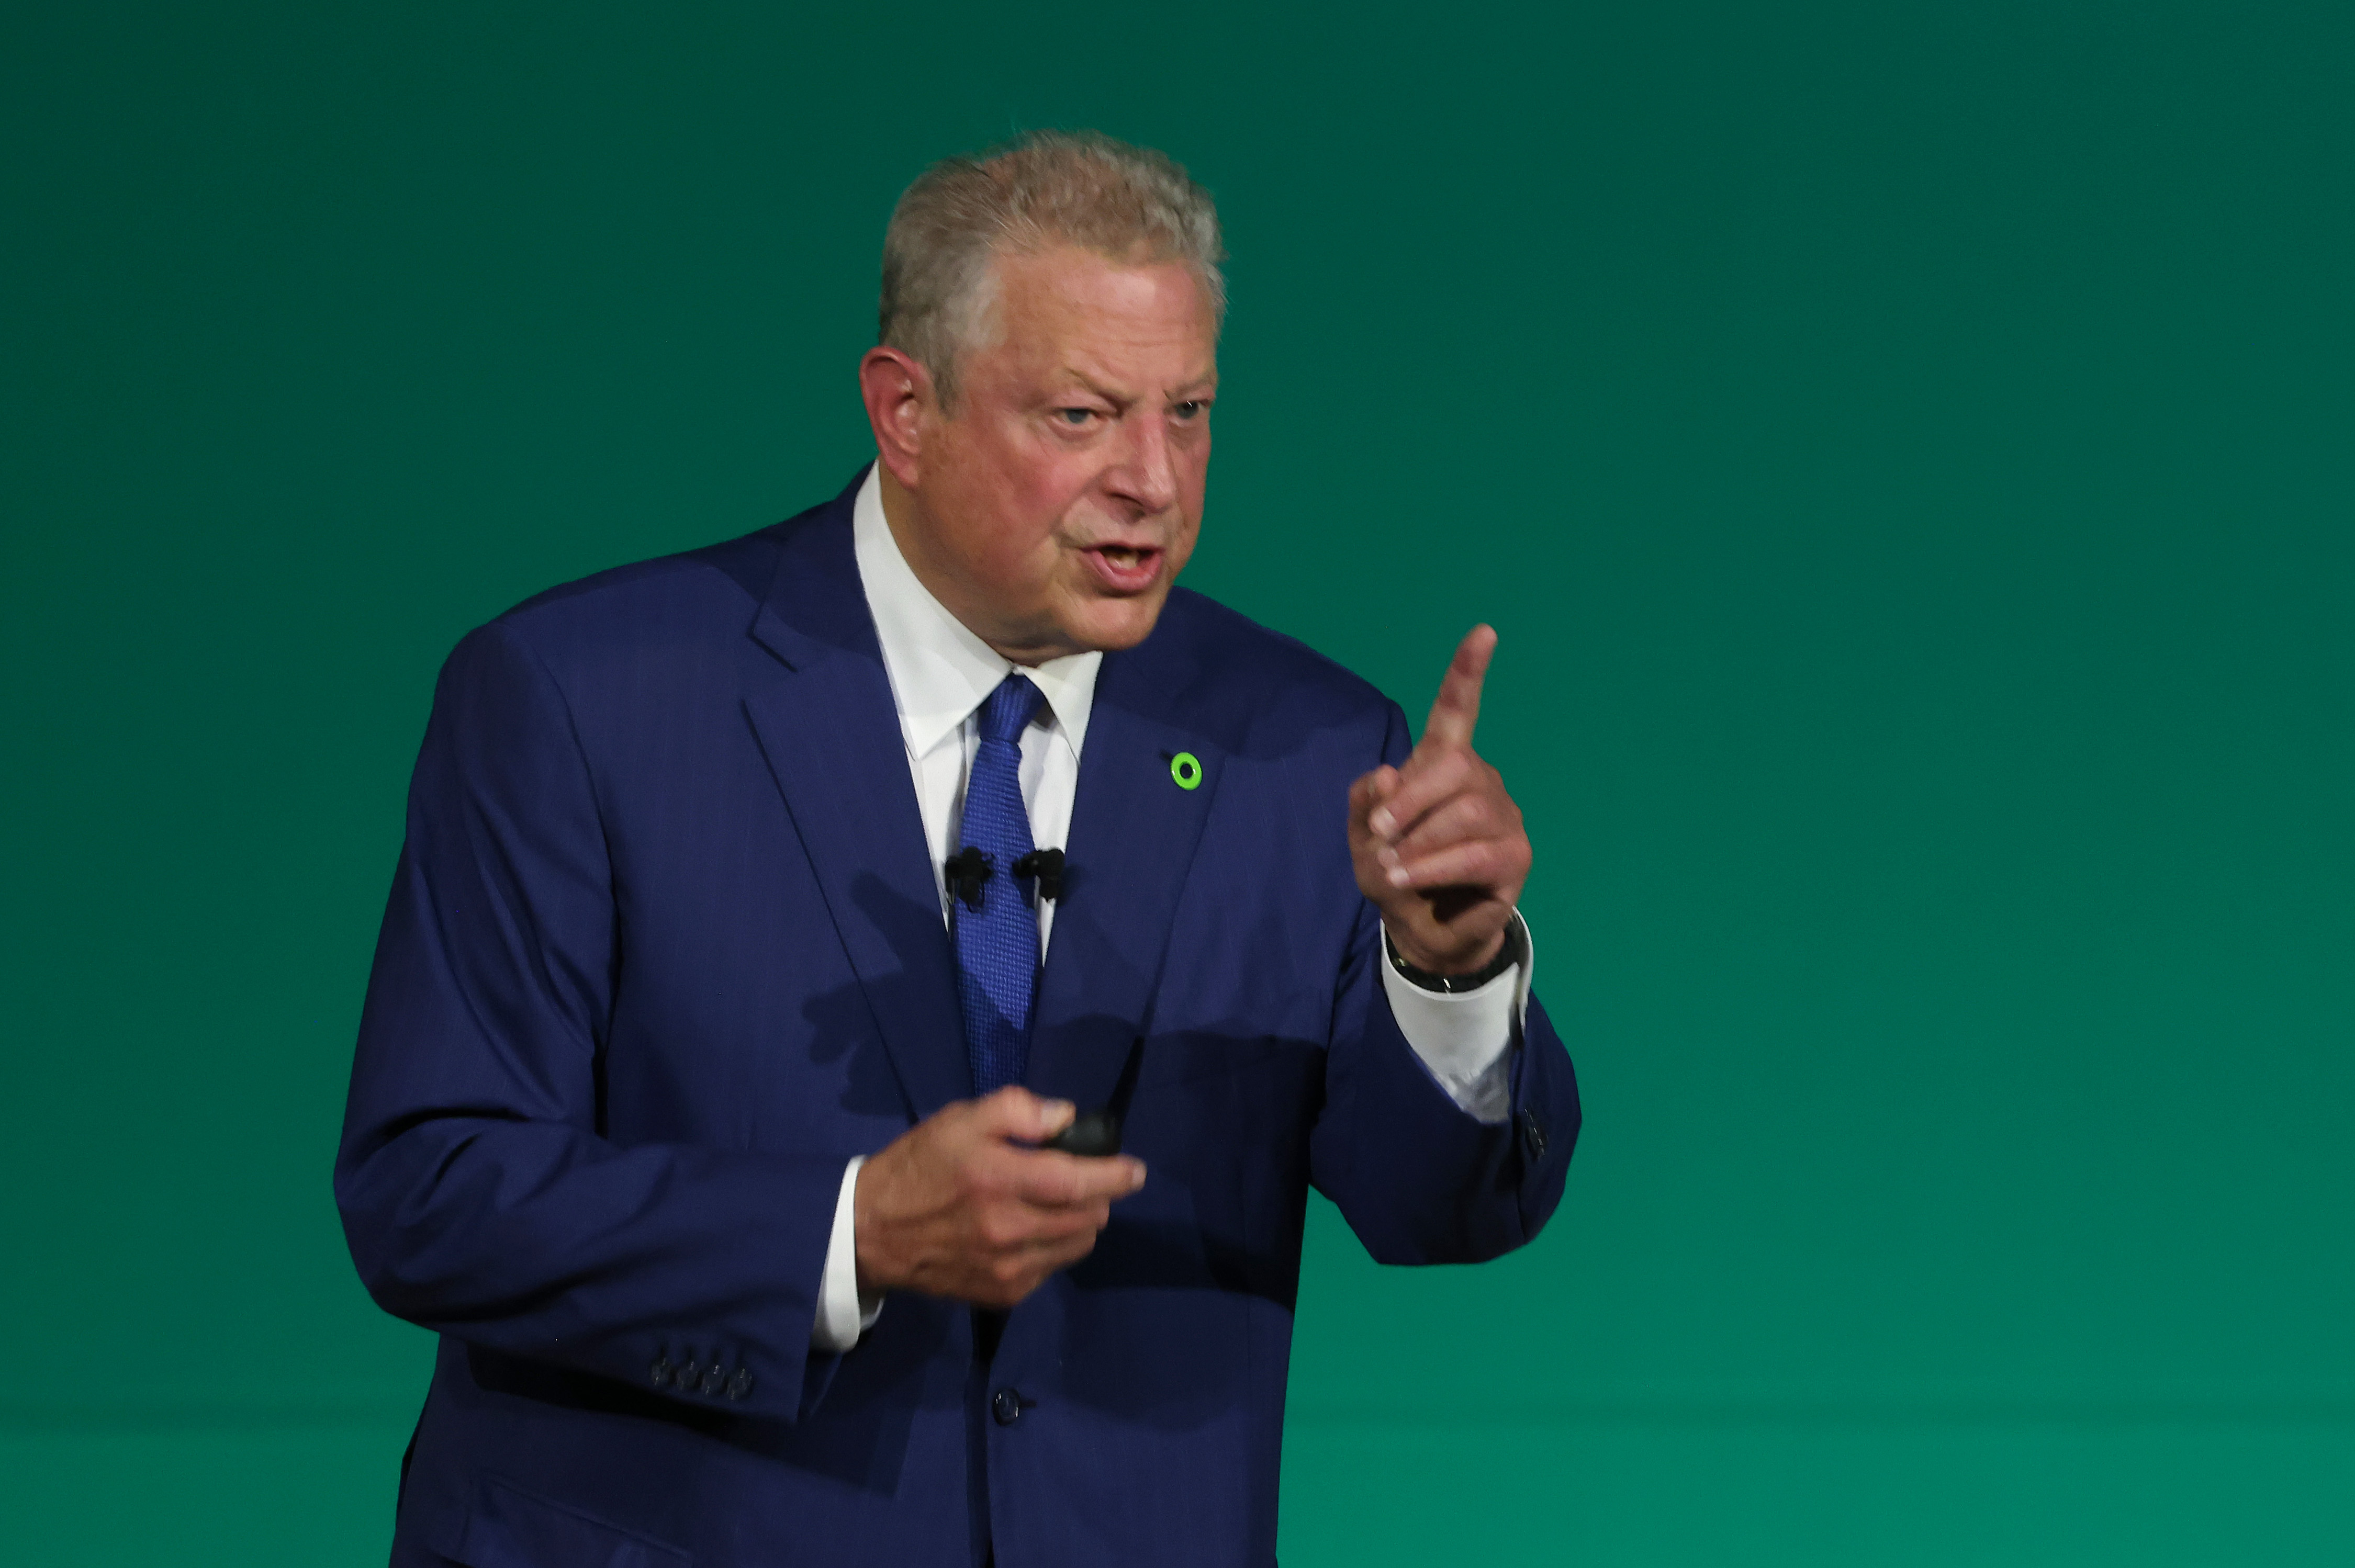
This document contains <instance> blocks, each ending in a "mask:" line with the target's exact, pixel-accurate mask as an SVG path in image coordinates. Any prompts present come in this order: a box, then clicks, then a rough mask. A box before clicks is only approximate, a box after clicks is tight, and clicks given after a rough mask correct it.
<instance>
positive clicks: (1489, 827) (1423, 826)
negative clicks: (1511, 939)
mask: <svg viewBox="0 0 2355 1568" xmlns="http://www.w3.org/2000/svg"><path fill="white" fill-rule="evenodd" d="M1496 651H1497V632H1496V630H1495V628H1493V627H1488V626H1476V627H1474V628H1473V629H1472V630H1470V631H1468V632H1466V633H1465V637H1464V641H1462V642H1460V643H1458V644H1456V647H1455V659H1454V660H1453V661H1452V662H1450V663H1449V664H1448V666H1447V678H1446V679H1445V680H1444V681H1443V682H1441V683H1440V686H1439V695H1438V697H1437V698H1436V699H1435V700H1433V703H1432V705H1431V717H1430V719H1429V720H1428V721H1426V722H1425V723H1424V725H1423V739H1422V740H1421V741H1420V742H1419V743H1417V745H1416V746H1415V748H1414V752H1413V755H1412V756H1410V757H1409V758H1407V759H1406V765H1405V766H1404V767H1402V768H1391V767H1388V766H1385V767H1381V768H1375V769H1374V770H1373V771H1372V772H1371V773H1369V774H1366V775H1365V776H1364V777H1363V778H1360V779H1359V780H1358V781H1357V782H1356V783H1354V784H1352V785H1350V786H1349V856H1350V859H1351V861H1352V862H1353V863H1355V865H1356V867H1357V872H1358V886H1359V890H1360V891H1362V892H1363V893H1364V894H1365V895H1366V896H1367V897H1368V898H1369V899H1371V900H1372V901H1373V903H1374V906H1375V907H1376V908H1378V909H1380V911H1381V913H1382V925H1383V927H1384V928H1386V929H1387V930H1388V931H1389V932H1390V934H1391V941H1393V942H1395V943H1396V944H1398V950H1399V956H1400V957H1401V958H1403V959H1406V961H1407V962H1408V963H1410V964H1412V965H1413V966H1414V967H1415V968H1417V969H1429V970H1431V971H1432V972H1433V973H1435V974H1468V973H1470V972H1472V971H1473V970H1475V969H1479V968H1480V967H1481V966H1482V965H1484V964H1486V963H1487V962H1488V960H1489V959H1493V958H1495V957H1496V956H1497V949H1498V948H1500V947H1501V946H1503V944H1504V940H1505V927H1506V925H1507V923H1508V921H1509V920H1510V919H1511V918H1512V914H1513V906H1514V905H1515V904H1516V903H1517V902H1518V900H1519V898H1520V896H1521V885H1522V884H1523V883H1525V882H1527V881H1528V880H1529V834H1528V833H1526V832H1523V831H1522V828H1521V809H1520V808H1519V807H1518V806H1516V805H1514V804H1513V798H1512V796H1510V795H1509V794H1508V793H1506V791H1505V780H1504V779H1503V777H1502V776H1501V775H1499V774H1498V773H1497V770H1496V769H1495V768H1491V767H1489V766H1488V765H1487V763H1486V762H1483V761H1482V760H1481V759H1480V754H1479V753H1478V752H1476V751H1474V750H1473V749H1472V726H1474V725H1475V724H1476V722H1478V720H1479V717H1480V684H1481V683H1482V682H1483V681H1484V680H1486V679H1487V674H1488V660H1489V657H1490V655H1492V654H1494V653H1495V652H1496Z"/></svg>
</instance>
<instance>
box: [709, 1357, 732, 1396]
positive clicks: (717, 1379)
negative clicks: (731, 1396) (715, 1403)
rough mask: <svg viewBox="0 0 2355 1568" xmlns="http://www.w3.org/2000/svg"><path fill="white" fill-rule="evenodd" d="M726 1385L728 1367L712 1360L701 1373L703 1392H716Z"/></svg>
mask: <svg viewBox="0 0 2355 1568" xmlns="http://www.w3.org/2000/svg"><path fill="white" fill-rule="evenodd" d="M727 1386H728V1369H727V1368H726V1367H723V1366H721V1365H720V1364H719V1362H718V1361H713V1362H712V1363H711V1365H710V1367H709V1369H708V1370H707V1371H706V1372H704V1374H703V1392H704V1393H719V1391H720V1390H721V1389H723V1388H725V1387H727Z"/></svg>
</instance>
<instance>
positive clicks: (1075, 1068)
mask: <svg viewBox="0 0 2355 1568" xmlns="http://www.w3.org/2000/svg"><path fill="white" fill-rule="evenodd" d="M1153 641H1154V640H1148V641H1147V642H1146V644H1145V645H1144V646H1143V647H1140V648H1138V649H1136V650H1135V651H1133V652H1126V653H1113V654H1108V655H1106V657H1105V659H1104V662H1103V668H1102V670H1101V672H1100V673H1098V675H1097V677H1096V694H1095V703H1094V706H1093V708H1092V710H1091V713H1090V715H1089V718H1088V736H1087V746H1086V748H1085V749H1084V751H1082V754H1081V758H1080V781H1079V789H1078V791H1077V794H1076V795H1075V797H1074V799H1073V803H1072V811H1071V836H1070V838H1069V840H1068V842H1066V844H1065V853H1066V855H1067V857H1068V860H1069V864H1070V870H1069V872H1068V873H1067V876H1066V884H1065V887H1064V897H1063V900H1062V902H1060V903H1059V904H1058V905H1057V906H1056V908H1055V928H1054V935H1053V938H1052V940H1051V941H1050V944H1049V947H1048V950H1047V967H1046V972H1045V973H1044V974H1043V975H1042V976H1041V977H1040V980H1039V999H1038V1003H1037V1007H1036V1011H1035V1012H1034V1014H1033V1018H1034V1022H1033V1024H1032V1027H1031V1031H1030V1060H1029V1067H1028V1071H1027V1072H1026V1073H1025V1074H1024V1081H1025V1082H1026V1083H1028V1085H1029V1086H1031V1087H1032V1088H1034V1089H1036V1090H1037V1091H1038V1092H1039V1093H1040V1094H1043V1095H1050V1096H1055V1097H1060V1098H1064V1099H1068V1100H1071V1101H1072V1102H1074V1103H1075V1104H1077V1105H1078V1106H1079V1107H1081V1108H1082V1110H1087V1109H1092V1108H1093V1107H1096V1106H1099V1105H1101V1104H1103V1100H1104V1098H1105V1097H1106V1096H1107V1095H1109V1094H1110V1093H1111V1092H1112V1087H1113V1084H1114V1080H1115V1079H1116V1078H1118V1076H1119V1075H1120V1069H1121V1065H1122V1063H1123V1062H1124V1059H1125V1058H1126V1056H1127V1054H1128V1047H1129V1043H1130V1042H1131V1041H1133V1040H1134V1039H1135V1037H1136V1036H1137V1034H1138V1033H1142V1031H1143V1029H1144V1026H1145V1024H1146V1022H1147V1014H1148V1012H1150V1011H1151V1006H1152V998H1153V991H1154V990H1155V988H1156V985H1157V984H1158V983H1159V980H1160V975H1161V959H1162V954H1163V953H1164V952H1165V951H1166V950H1167V948H1168V945H1169V933H1170V927H1171V925H1172V923H1173V922H1174V921H1175V919H1176V917H1177V900H1178V895H1179V894H1180V893H1182V892H1183V891H1184V888H1185V885H1186V877H1187V873H1188V870H1189V868H1190V867H1191V866H1192V865H1193V863H1194V852H1195V849H1196V847H1197V846H1198V845H1199V843H1200V842H1201V838H1202V825H1203V823H1204V822H1205V821H1208V820H1209V813H1210V800H1211V797H1212V796H1213V795H1215V794H1216V793H1217V791H1218V787H1219V780H1220V776H1221V774H1222V773H1223V772H1224V767H1223V764H1224V762H1225V754H1224V753H1223V752H1222V751H1221V750H1220V748H1219V747H1217V746H1215V745H1214V744H1213V743H1212V742H1211V741H1210V740H1209V737H1208V736H1205V735H1204V734H1203V733H1201V732H1200V731H1199V729H1188V727H1187V726H1185V725H1183V724H1182V723H1181V722H1179V720H1178V718H1177V715H1176V713H1175V712H1174V705H1173V703H1172V702H1171V701H1170V699H1169V698H1168V696H1167V689H1168V688H1167V685H1166V684H1165V683H1164V682H1163V681H1162V680H1161V679H1157V678H1156V666H1157V665H1158V664H1160V663H1162V662H1166V661H1164V660H1160V659H1156V657H1155V656H1154V652H1148V651H1149V650H1152V649H1153ZM1156 652H1157V651H1156ZM1181 753H1184V754H1190V755H1191V756H1192V757H1193V758H1194V759H1195V763H1196V765H1197V767H1198V768H1199V774H1197V775H1195V776H1194V777H1195V779H1196V781H1195V784H1194V787H1193V788H1191V789H1188V788H1184V787H1182V786H1181V785H1180V784H1179V783H1178V781H1177V778H1175V777H1174V776H1173V773H1172V762H1173V760H1174V759H1175V758H1177V757H1178V756H1179V754H1181Z"/></svg>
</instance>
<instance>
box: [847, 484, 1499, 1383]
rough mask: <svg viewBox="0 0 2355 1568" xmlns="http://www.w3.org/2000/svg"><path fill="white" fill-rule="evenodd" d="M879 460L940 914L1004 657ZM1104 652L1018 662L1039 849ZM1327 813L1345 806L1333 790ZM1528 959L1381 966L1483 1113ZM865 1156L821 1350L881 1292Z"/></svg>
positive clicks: (889, 588)
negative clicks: (948, 583)
mask: <svg viewBox="0 0 2355 1568" xmlns="http://www.w3.org/2000/svg"><path fill="white" fill-rule="evenodd" d="M878 475H879V469H876V468H870V469H868V471H867V482H866V483H864V484H862V485H860V486H859V489H858V499H857V501H856V502H855V503H854V504H853V508H852V513H851V531H852V537H853V546H854V548H855V550H856V552H857V556H858V578H859V582H860V583H861V585H862V586H863V587H864V588H865V589H866V592H867V608H868V613H869V614H871V615H872V616H873V617H874V620H875V633H876V637H877V639H878V640H879V641H880V642H881V643H882V645H883V667H884V669H885V671H886V672H888V673H890V678H891V700H892V703H893V704H894V705H895V706H897V708H898V709H899V714H900V737H901V739H902V740H903V741H904V742H905V743H906V745H907V748H908V771H909V773H910V774H911V776H912V777H913V779H914V781H915V786H916V804H917V807H918V809H919V810H921V812H922V816H923V820H924V838H925V841H926V842H927V843H928V844H929V846H930V848H931V851H932V882H933V885H934V887H935V888H936V890H937V891H938V892H939V895H940V900H941V919H942V921H943V923H945V922H947V921H948V919H949V892H948V885H947V876H946V874H945V872H944V870H943V864H942V863H943V862H944V861H946V860H947V859H948V857H949V854H950V853H951V851H952V850H953V848H954V845H955V843H956V839H957V824H958V821H959V819H960V816H961V813H962V810H963V807H964V787H965V779H966V776H967V773H968V772H969V770H970V769H971V768H972V767H973V758H974V753H975V749H976V747H977V746H978V744H979V742H978V738H977V731H976V729H975V724H974V715H975V710H977V709H978V708H979V707H980V706H981V705H982V702H983V701H984V699H986V697H988V695H989V694H990V693H992V692H994V691H996V689H997V686H998V683H1000V682H1002V681H1003V680H1005V679H1006V677H1007V673H1009V672H1011V671H1012V670H1013V669H1014V667H1015V666H1014V665H1013V664H1011V663H1010V662H1007V660H1005V659H1003V658H1001V657H999V656H998V655H997V653H996V652H994V651H992V649H991V648H990V646H989V644H987V643H986V642H984V641H982V640H981V639H980V638H978V637H976V636H975V635H974V634H973V632H972V631H971V630H969V629H968V628H967V627H966V626H965V625H964V622H962V621H960V620H957V618H956V617H954V615H951V614H950V613H949V612H948V610H947V609H944V608H943V606H942V604H941V602H940V600H938V599H934V598H933V597H932V592H931V590H930V589H928V588H925V587H924V585H923V584H922V582H921V581H919V580H918V578H917V577H916V574H915V571H914V569H913V568H911V567H910V566H909V565H908V562H907V559H906V557H905V556H901V555H900V546H899V542H898V541H897V540H895V539H893V538H892V536H891V525H890V524H889V523H888V522H886V521H885V520H884V516H883V487H882V481H881V480H880V479H879V477H878ZM1102 667H1103V654H1102V653H1073V654H1070V655H1068V656H1066V657H1064V658H1061V659H1050V660H1048V661H1047V662H1045V663H1043V664H1039V665H1036V666H1033V667H1030V668H1028V669H1026V670H1024V672H1023V673H1025V674H1026V675H1028V676H1029V678H1030V680H1031V683H1033V684H1035V685H1036V686H1037V687H1038V688H1039V691H1040V692H1041V693H1043V694H1045V696H1046V698H1047V701H1046V705H1044V706H1043V707H1042V708H1040V709H1039V715H1038V716H1037V717H1036V718H1035V719H1033V720H1032V721H1031V724H1030V727H1029V728H1028V729H1027V730H1025V731H1024V732H1023V734H1022V768H1021V779H1022V800H1023V804H1024V805H1025V806H1026V807H1028V810H1029V813H1030V840H1031V842H1032V843H1034V844H1036V845H1037V846H1038V847H1039V848H1040V849H1053V848H1059V847H1060V846H1061V845H1062V843H1063V841H1064V839H1065V838H1066V837H1067V836H1068V835H1069V833H1070V832H1071V797H1072V795H1073V793H1074V792H1075V791H1076V790H1077V789H1078V787H1079V781H1080V750H1081V748H1082V747H1084V746H1085V745H1086V744H1087V738H1088V715H1089V712H1090V710H1091V709H1092V707H1093V706H1094V704H1095V694H1096V672H1097V670H1099V669H1100V668H1102ZM1333 809H1334V810H1342V809H1343V802H1341V801H1339V800H1336V801H1335V802H1334V804H1333ZM1038 904H1039V957H1040V959H1042V960H1043V959H1044V958H1045V957H1046V952H1047V942H1048V938H1049V937H1050V934H1051V933H1052V932H1053V930H1054V925H1055V905H1054V901H1053V900H1052V899H1047V898H1041V899H1039V901H1038ZM1532 967H1533V964H1532V962H1531V961H1528V960H1525V961H1524V962H1522V963H1520V964H1519V965H1518V966H1516V967H1515V969H1512V970H1510V971H1508V972H1507V973H1505V974H1503V975H1500V976H1498V977H1497V979H1496V980H1491V981H1490V982H1489V983H1488V984H1487V985H1485V986H1482V987H1480V988H1479V989H1478V990H1477V991H1463V992H1459V993H1455V994H1446V993H1442V992H1439V991H1425V990H1423V988H1422V987H1420V986H1418V985H1416V984H1414V983H1413V982H1412V981H1411V980H1407V979H1406V978H1405V977H1404V976H1403V975H1401V974H1400V973H1399V972H1398V971H1397V969H1395V968H1393V967H1392V966H1391V964H1389V963H1388V962H1384V963H1383V964H1382V966H1381V970H1382V983H1383V987H1384V989H1385V991H1387V992H1388V993H1389V996H1390V1002H1391V1015H1392V1016H1393V1017H1395V1018H1396V1019H1397V1020H1398V1026H1399V1033H1401V1034H1403V1035H1405V1036H1406V1042H1407V1044H1409V1045H1411V1046H1412V1047H1413V1048H1414V1053H1415V1054H1416V1055H1417V1056H1419V1057H1420V1058H1422V1060H1423V1065H1424V1066H1425V1067H1427V1068H1428V1069H1429V1070H1430V1072H1431V1075H1432V1076H1433V1078H1434V1079H1436V1080H1437V1081H1438V1083H1439V1085H1440V1086H1441V1087H1443V1088H1444V1089H1445V1090H1446V1091H1447V1094H1448V1096H1449V1097H1451V1098H1452V1099H1454V1100H1455V1103H1456V1104H1457V1105H1459V1106H1461V1107H1464V1109H1465V1111H1466V1112H1468V1113H1469V1114H1471V1115H1473V1116H1476V1117H1477V1118H1480V1119H1481V1120H1483V1121H1489V1122H1499V1121H1502V1120H1504V1119H1505V1118H1506V1116H1507V1114H1508V1109H1509V1106H1510V1102H1511V1097H1512V1086H1511V1083H1510V1067H1511V1057H1512V1051H1511V1046H1512V1044H1513V1040H1514V1038H1515V1036H1516V1035H1517V1034H1518V1026H1519V1023H1520V1021H1521V1019H1522V1017H1523V1015H1524V1014H1525V1013H1526V1012H1527V1010H1528V1007H1529V970H1530V969H1531V968H1532ZM864 1163H865V1160H864V1159H863V1158H862V1159H857V1160H851V1161H850V1163H849V1166H848V1168H847V1169H846V1170H845V1171H843V1173H842V1190H841V1192H840V1194H839V1196H838V1197H837V1199H836V1201H835V1208H834V1232H833V1235H832V1237H831V1239H830V1240H829V1241H828V1243H827V1245H826V1273H825V1278H824V1281H823V1284H822V1287H821V1289H820V1297H819V1302H818V1312H817V1319H816V1322H815V1326H814V1328H813V1330H812V1333H811V1339H812V1340H814V1341H815V1344H816V1345H817V1347H818V1348H819V1349H820V1350H824V1351H847V1350H848V1349H850V1348H851V1346H853V1345H855V1344H857V1343H858V1337H859V1335H860V1334H862V1333H864V1332H865V1331H866V1330H868V1328H869V1327H871V1326H872V1325H873V1324H874V1321H875V1319H876V1316H877V1314H878V1313H879V1312H880V1311H881V1310H882V1303H881V1302H880V1301H879V1300H873V1299H866V1300H862V1299H861V1298H860V1297H859V1294H858V1242H857V1236H856V1234H855V1231H854V1226H853V1221H852V1214H853V1207H852V1195H853V1193H854V1192H856V1191H857V1188H858V1168H859V1166H860V1165H862V1164H864Z"/></svg>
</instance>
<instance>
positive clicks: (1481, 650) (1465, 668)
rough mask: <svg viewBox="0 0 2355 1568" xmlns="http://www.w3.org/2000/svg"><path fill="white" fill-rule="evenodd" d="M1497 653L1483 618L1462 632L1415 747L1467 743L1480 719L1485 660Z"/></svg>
mask: <svg viewBox="0 0 2355 1568" xmlns="http://www.w3.org/2000/svg"><path fill="white" fill-rule="evenodd" d="M1495 652H1497V629H1496V628H1495V627H1493V626H1490V625H1488V624H1487V622H1486V621H1483V622H1482V623H1481V624H1479V625H1478V626H1476V627H1474V628H1473V629H1472V630H1469V631H1467V632H1465V634H1464V641H1461V642H1459V643H1457V644H1456V645H1455V658H1453V659H1451V660H1449V661H1448V664H1447V678H1446V679H1445V680H1443V681H1442V682H1440V683H1439V695H1438V696H1436V697H1434V698H1433V699H1432V703H1431V717H1430V718H1428V719H1427V720H1425V721H1424V722H1423V739H1422V741H1421V743H1420V744H1419V745H1418V746H1417V747H1416V749H1417V750H1421V749H1422V748H1423V747H1425V746H1469V745H1471V744H1472V726H1474V725H1475V724H1476V723H1478V722H1479V719H1480V685H1481V683H1482V682H1484V681H1486V680H1487V678H1488V660H1489V657H1490V655H1492V654H1494V653H1495Z"/></svg>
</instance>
